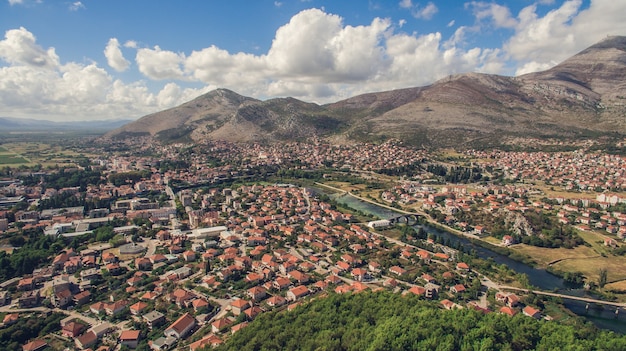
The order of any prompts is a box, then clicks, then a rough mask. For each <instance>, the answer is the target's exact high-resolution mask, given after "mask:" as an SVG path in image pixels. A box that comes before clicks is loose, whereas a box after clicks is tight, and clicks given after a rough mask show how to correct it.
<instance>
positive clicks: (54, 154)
mask: <svg viewBox="0 0 626 351" xmlns="http://www.w3.org/2000/svg"><path fill="white" fill-rule="evenodd" d="M81 156H87V157H89V156H90V155H83V154H81V153H79V152H76V151H74V150H70V149H67V148H65V147H63V146H60V145H55V144H53V143H42V142H13V143H6V144H4V145H3V146H2V147H1V149H0V165H3V164H4V165H11V164H23V165H25V166H34V165H37V164H41V165H42V166H44V167H47V166H55V165H58V166H74V165H75V160H76V158H77V157H81Z"/></svg>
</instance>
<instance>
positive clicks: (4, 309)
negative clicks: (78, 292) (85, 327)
mask: <svg viewBox="0 0 626 351" xmlns="http://www.w3.org/2000/svg"><path fill="white" fill-rule="evenodd" d="M5 312H6V313H26V312H57V313H63V314H65V315H67V316H68V318H66V319H68V320H69V319H74V318H78V319H80V320H83V321H85V322H87V323H89V324H90V325H91V326H92V327H93V326H95V325H98V324H101V323H102V321H100V320H98V319H95V318H92V317H88V316H84V315H82V314H80V313H79V312H77V311H67V310H62V309H60V308H48V307H33V308H11V306H10V305H6V306H2V307H0V313H5Z"/></svg>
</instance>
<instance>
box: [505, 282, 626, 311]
mask: <svg viewBox="0 0 626 351" xmlns="http://www.w3.org/2000/svg"><path fill="white" fill-rule="evenodd" d="M498 288H500V289H502V290H513V291H519V292H523V293H527V294H528V293H533V294H536V295H544V296H552V297H560V298H562V299H567V300H576V301H582V302H586V303H594V304H598V305H605V306H611V307H617V308H626V303H623V302H614V301H604V300H597V299H592V298H589V297H580V296H572V295H565V294H558V293H552V292H547V291H541V290H530V289H522V288H516V287H513V286H505V285H500V286H498Z"/></svg>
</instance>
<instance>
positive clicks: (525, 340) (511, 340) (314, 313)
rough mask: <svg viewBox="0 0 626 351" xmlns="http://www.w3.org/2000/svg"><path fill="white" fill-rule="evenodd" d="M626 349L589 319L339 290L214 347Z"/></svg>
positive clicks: (270, 316) (622, 339)
mask: <svg viewBox="0 0 626 351" xmlns="http://www.w3.org/2000/svg"><path fill="white" fill-rule="evenodd" d="M533 349H534V350H626V336H618V335H616V334H614V333H611V332H605V331H598V330H597V329H595V328H594V327H591V326H588V325H583V324H579V325H561V324H558V323H556V322H546V321H537V320H534V319H532V318H530V317H526V316H524V315H522V314H521V313H520V314H518V315H516V316H515V317H512V318H511V317H509V316H506V315H502V314H498V313H489V314H482V313H479V312H476V311H474V310H471V309H463V310H452V311H447V310H443V309H440V308H438V307H436V305H435V303H433V302H427V301H421V300H419V298H418V297H416V296H401V295H399V294H393V293H390V292H379V293H360V294H356V295H350V294H347V295H336V294H331V295H330V296H329V297H326V298H322V299H319V300H316V301H313V302H311V303H308V304H305V305H303V306H300V307H298V308H297V309H296V310H294V311H291V312H286V311H285V312H270V313H265V314H263V315H261V316H259V317H258V318H257V319H256V320H255V321H254V322H253V323H251V324H250V325H249V326H247V327H246V328H244V329H242V330H241V331H239V332H237V333H236V334H235V335H234V336H233V337H232V338H231V339H229V340H228V341H227V342H226V343H225V344H224V345H222V346H221V347H220V348H219V350H359V351H362V350H533Z"/></svg>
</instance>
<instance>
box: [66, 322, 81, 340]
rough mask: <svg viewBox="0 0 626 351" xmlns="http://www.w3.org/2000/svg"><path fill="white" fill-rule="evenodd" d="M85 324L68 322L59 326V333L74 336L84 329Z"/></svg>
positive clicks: (69, 336)
mask: <svg viewBox="0 0 626 351" xmlns="http://www.w3.org/2000/svg"><path fill="white" fill-rule="evenodd" d="M85 328H86V326H85V325H83V324H82V323H78V322H74V321H72V322H69V323H67V324H66V325H64V326H63V327H62V328H61V334H63V336H66V337H68V338H75V337H77V336H78V335H80V333H82V332H83V330H85Z"/></svg>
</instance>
